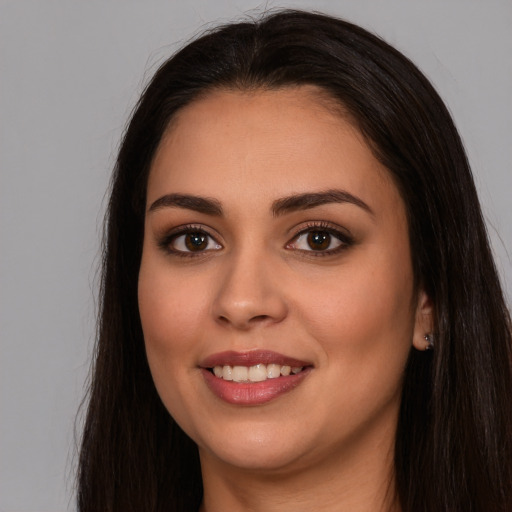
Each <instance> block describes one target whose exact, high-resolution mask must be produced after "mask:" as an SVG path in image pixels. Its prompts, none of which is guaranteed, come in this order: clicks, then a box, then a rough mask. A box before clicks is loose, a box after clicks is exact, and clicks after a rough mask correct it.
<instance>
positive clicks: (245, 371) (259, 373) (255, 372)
mask: <svg viewBox="0 0 512 512" xmlns="http://www.w3.org/2000/svg"><path fill="white" fill-rule="evenodd" d="M209 370H210V371H211V372H212V373H213V374H214V375H215V377H217V378H219V379H223V380H226V381H233V382H239V383H249V382H264V381H266V380H269V379H278V378H280V377H288V376H289V375H297V374H298V373H300V372H302V371H303V370H304V367H303V366H289V365H280V364H272V363H271V364H263V363H259V364H255V365H252V366H238V365H236V366H230V365H224V366H214V367H212V368H209Z"/></svg>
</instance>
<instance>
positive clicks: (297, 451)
mask: <svg viewBox="0 0 512 512" xmlns="http://www.w3.org/2000/svg"><path fill="white" fill-rule="evenodd" d="M292 434H293V433H290V432H288V431H287V430H286V429H285V428H281V427H279V426H277V427H276V425H275V424H274V425H266V426H262V425H256V426H255V425H254V424H253V425H243V424H242V425H240V426H237V427H233V426H231V427H230V428H229V431H227V430H224V434H223V435H220V436H216V435H215V432H214V431H210V432H209V433H208V434H207V436H206V437H205V438H202V439H198V440H197V441H196V442H197V444H198V446H199V453H200V455H201V457H213V458H215V459H217V460H219V461H221V462H222V463H224V464H227V465H230V466H233V467H237V468H240V469H245V470H249V471H279V470H281V469H285V468H286V467H288V466H290V465H292V464H294V463H296V461H297V459H298V458H300V457H301V455H303V451H304V450H303V449H302V447H303V445H304V441H305V440H304V439H303V438H301V437H302V436H299V437H298V436H296V435H292ZM306 444H307V443H306Z"/></svg>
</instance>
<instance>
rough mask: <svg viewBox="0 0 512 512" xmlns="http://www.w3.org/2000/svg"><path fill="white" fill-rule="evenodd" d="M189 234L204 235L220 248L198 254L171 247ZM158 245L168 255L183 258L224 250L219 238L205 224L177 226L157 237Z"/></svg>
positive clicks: (205, 250)
mask: <svg viewBox="0 0 512 512" xmlns="http://www.w3.org/2000/svg"><path fill="white" fill-rule="evenodd" d="M189 233H201V234H204V235H205V236H207V237H208V238H210V239H211V240H213V241H214V242H215V243H216V244H217V245H218V246H219V247H218V248H215V249H204V250H201V251H197V252H196V251H186V250H180V249H175V248H172V247H171V244H172V243H173V241H175V240H176V239H177V238H179V237H180V236H185V235H187V234H189ZM157 245H158V246H159V247H160V248H161V249H163V250H164V251H165V252H166V253H169V254H171V255H174V256H182V257H200V256H204V255H206V254H210V253H211V252H213V251H217V250H220V249H223V248H224V246H223V245H222V244H221V243H220V242H219V241H218V237H216V236H214V235H212V234H211V232H210V229H209V228H207V227H205V226H204V225H203V224H186V225H182V226H177V227H175V228H173V229H171V230H169V231H166V232H165V234H163V235H162V236H159V237H157Z"/></svg>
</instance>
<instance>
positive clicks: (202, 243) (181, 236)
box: [162, 230, 222, 255]
mask: <svg viewBox="0 0 512 512" xmlns="http://www.w3.org/2000/svg"><path fill="white" fill-rule="evenodd" d="M162 246H164V247H166V248H167V249H168V250H169V251H170V252H171V253H175V254H179V253H183V254H187V253H188V254H189V255H190V254H191V253H196V254H197V253H202V252H207V251H217V250H219V249H222V245H220V244H219V243H218V242H217V241H216V240H215V239H214V238H213V237H212V236H210V235H209V234H208V233H206V232H204V231H193V230H191V231H182V232H181V233H178V234H176V235H172V236H171V237H169V238H168V239H167V240H164V241H163V242H162Z"/></svg>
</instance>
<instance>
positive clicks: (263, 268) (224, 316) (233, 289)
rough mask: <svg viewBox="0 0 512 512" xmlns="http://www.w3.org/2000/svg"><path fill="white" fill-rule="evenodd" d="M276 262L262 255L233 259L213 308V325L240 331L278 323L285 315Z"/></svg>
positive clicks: (286, 311)
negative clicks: (215, 322)
mask: <svg viewBox="0 0 512 512" xmlns="http://www.w3.org/2000/svg"><path fill="white" fill-rule="evenodd" d="M280 281H281V280H280V279H279V270H278V268H277V265H276V262H274V263H272V261H271V259H270V258H265V255H262V254H261V253H260V254H256V253H252V254H247V253H246V254H243V253H239V254H237V255H233V256H232V258H230V261H229V262H228V261H227V262H226V268H225V269H223V277H222V279H221V280H220V282H219V288H218V291H217V295H216V297H215V300H214V304H213V314H214V316H215V318H216V321H217V322H219V323H221V324H224V325H229V326H231V327H234V328H236V329H240V330H249V329H252V328H254V327H257V326H260V325H261V326H262V325H269V324H273V323H279V322H281V321H282V320H284V318H285V317H286V316H287V314H288V307H287V303H286V300H285V297H284V294H283V288H282V286H281V285H282V283H281V282H280Z"/></svg>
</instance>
